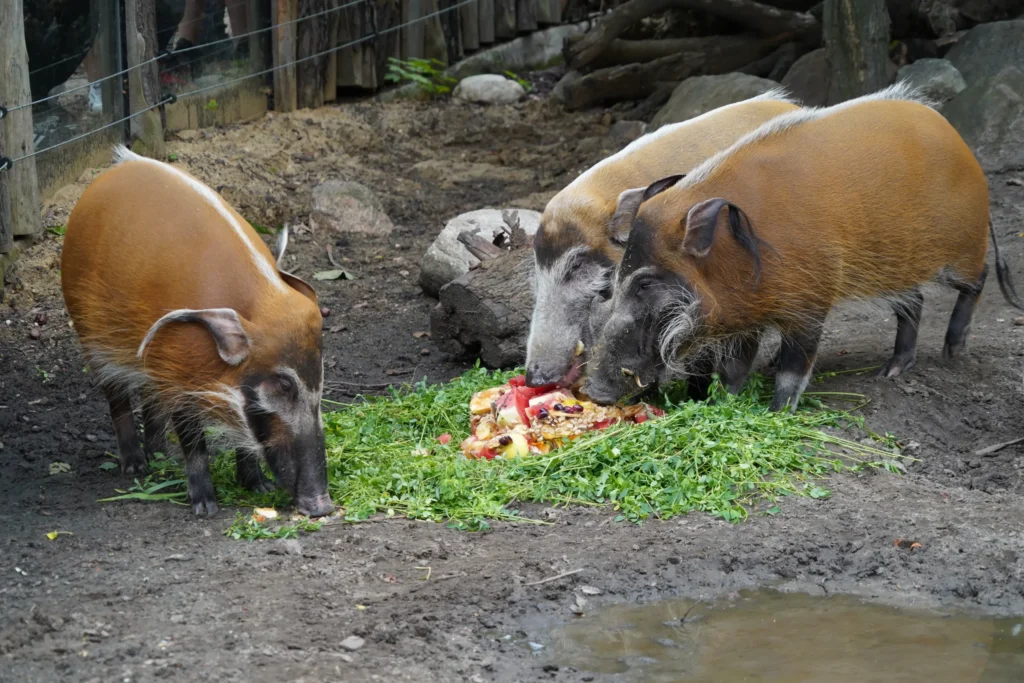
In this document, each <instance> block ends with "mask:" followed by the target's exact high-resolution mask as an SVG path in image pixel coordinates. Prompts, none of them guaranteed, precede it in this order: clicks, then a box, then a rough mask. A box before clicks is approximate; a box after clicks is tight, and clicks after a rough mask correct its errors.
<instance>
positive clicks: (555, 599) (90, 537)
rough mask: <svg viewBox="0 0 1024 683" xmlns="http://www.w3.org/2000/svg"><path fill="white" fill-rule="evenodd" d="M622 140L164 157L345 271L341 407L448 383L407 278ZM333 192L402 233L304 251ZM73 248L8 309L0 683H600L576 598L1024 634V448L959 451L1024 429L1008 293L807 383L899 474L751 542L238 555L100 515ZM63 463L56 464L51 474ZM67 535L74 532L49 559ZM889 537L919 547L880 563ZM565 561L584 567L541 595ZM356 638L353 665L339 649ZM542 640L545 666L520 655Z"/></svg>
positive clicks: (338, 358) (1019, 204) (153, 513)
mask: <svg viewBox="0 0 1024 683" xmlns="http://www.w3.org/2000/svg"><path fill="white" fill-rule="evenodd" d="M611 123H612V120H611V117H610V116H609V115H607V114H601V113H597V114H578V115H565V114H563V113H561V112H559V111H558V110H557V108H555V107H553V106H551V105H550V103H548V102H546V101H545V100H543V99H535V100H533V101H530V102H527V103H525V104H524V105H522V106H520V107H499V108H490V109H487V108H478V107H472V108H467V107H461V106H456V105H453V104H448V103H440V104H411V103H391V104H387V105H381V104H377V103H361V104H345V105H342V106H337V107H328V108H324V109H322V110H318V111H314V112H308V111H303V112H298V113H295V114H290V115H273V114H271V115H267V116H266V117H265V118H264V119H262V120H260V121H257V122H255V123H251V124H247V125H240V126H234V127H231V128H227V129H218V130H212V131H206V132H202V133H193V134H190V136H189V137H188V139H176V140H173V141H172V142H171V143H170V151H171V152H172V153H173V154H174V155H175V156H176V159H177V161H176V163H178V164H180V165H181V166H182V167H183V168H186V169H188V170H189V171H191V172H192V173H194V174H195V175H197V176H198V177H199V178H201V179H202V180H204V181H206V182H208V183H209V184H210V185H212V186H213V187H215V188H217V189H218V190H219V191H220V192H221V193H222V194H223V195H224V197H225V198H226V199H227V200H228V201H229V202H231V203H232V204H233V205H234V206H235V207H236V208H238V210H239V211H240V212H241V213H242V214H243V215H245V216H246V217H247V218H248V219H249V220H250V221H251V222H253V223H258V224H261V225H277V224H279V223H284V222H288V223H289V224H291V225H292V226H293V227H296V228H297V233H296V236H295V239H294V241H293V243H292V246H291V251H290V253H291V254H292V257H293V260H291V261H289V263H288V267H289V268H290V269H293V270H294V271H296V272H297V273H298V274H299V275H300V276H303V277H306V278H311V275H312V273H313V272H315V271H318V270H324V269H328V268H329V267H330V264H329V261H328V257H327V253H326V247H327V244H328V243H330V244H332V245H333V247H334V253H335V256H336V258H337V259H341V260H342V261H343V266H344V267H345V268H347V269H349V270H351V271H352V272H354V273H355V274H356V275H357V277H358V279H356V280H353V281H336V282H314V286H315V287H316V289H317V290H318V292H319V294H320V296H321V297H322V302H323V304H324V306H326V307H328V308H330V310H331V312H330V315H329V317H328V318H327V319H326V321H325V328H326V330H325V348H326V356H327V359H328V361H327V363H328V370H327V375H328V383H329V386H330V390H331V392H332V393H331V394H330V397H331V398H334V399H336V400H346V399H347V398H349V397H351V396H352V395H353V394H356V393H358V392H359V391H367V390H372V389H373V386H374V385H379V384H382V383H386V382H394V381H399V380H401V381H405V380H412V379H418V378H420V377H424V376H425V377H427V378H428V379H429V380H431V381H441V380H445V379H447V378H449V377H452V376H454V375H456V374H458V373H459V372H461V371H462V370H463V369H464V367H465V366H464V365H463V364H460V363H457V362H453V361H452V360H451V359H447V358H445V357H443V356H442V354H440V353H439V352H438V351H437V350H436V349H435V348H433V347H432V346H431V344H430V343H429V340H428V339H423V338H418V337H416V336H414V333H415V332H418V331H422V330H426V329H427V328H428V312H429V310H430V308H431V307H432V306H433V305H434V302H433V301H432V300H431V299H429V298H426V297H425V296H423V295H422V294H421V292H420V289H419V287H418V285H417V277H418V270H417V264H418V261H419V257H420V256H421V255H422V253H423V251H424V250H425V248H426V247H427V245H428V244H429V242H430V240H431V239H432V238H433V236H434V235H435V234H436V232H437V231H438V230H439V229H440V228H441V227H442V225H443V223H444V221H445V220H447V219H449V218H451V217H453V216H455V215H457V214H459V213H461V212H464V211H468V210H471V209H477V208H482V207H487V206H492V207H499V208H500V207H514V206H518V207H524V208H533V209H538V210H539V209H541V208H542V207H543V205H544V203H545V202H546V200H547V199H548V198H549V197H550V196H551V195H552V194H554V192H556V191H557V190H558V189H559V188H561V187H562V186H564V185H565V184H566V183H567V182H569V181H570V180H571V179H572V178H573V177H575V175H576V174H577V173H578V172H579V171H581V170H583V169H584V168H586V167H587V166H588V165H590V164H592V163H594V162H596V161H597V160H598V159H600V158H602V157H603V156H605V155H607V154H608V153H610V152H613V151H615V150H616V149H618V148H619V147H621V146H622V144H624V141H622V140H616V139H614V138H613V137H611V136H610V134H609V130H610V124H611ZM93 174H94V172H89V173H86V174H84V175H83V177H82V178H81V181H80V182H79V183H78V184H76V185H74V186H70V187H68V188H65V190H63V191H62V192H61V193H60V195H59V196H58V197H57V198H56V200H55V201H54V202H53V203H52V205H51V206H49V207H48V209H47V211H48V213H47V224H48V225H51V226H57V225H61V224H63V223H64V222H65V221H66V219H67V215H68V213H69V211H70V209H71V207H72V206H73V205H74V202H75V200H76V198H77V197H78V196H79V194H80V193H81V191H82V189H83V188H84V186H85V185H86V184H87V182H88V180H89V179H90V178H91V177H92V176H93ZM328 178H341V179H345V180H356V181H359V182H362V183H364V184H366V185H368V186H370V187H371V188H373V189H374V190H375V191H376V192H377V194H378V195H379V196H380V198H381V199H382V200H383V202H384V206H385V208H386V210H387V212H388V213H389V215H390V217H391V219H392V220H393V222H394V223H395V225H396V229H395V232H394V234H393V235H391V236H390V237H389V238H386V239H385V238H373V237H367V236H348V237H338V236H329V235H326V234H323V233H319V232H313V231H310V230H309V229H308V227H307V226H308V222H307V220H308V212H309V205H310V193H311V190H312V187H313V186H315V185H316V183H318V182H320V181H322V180H325V179H328ZM1008 180H1010V177H1009V176H1001V177H993V178H991V186H992V193H993V197H992V205H993V215H994V220H995V225H996V227H997V231H998V233H999V235H1000V239H1001V240H1002V244H1003V249H1004V253H1005V254H1006V255H1007V257H1008V259H1009V260H1010V262H1011V264H1012V268H1013V272H1014V274H1015V276H1016V278H1017V281H1018V282H1019V283H1022V285H1024V272H1022V266H1024V239H1021V237H1020V236H1019V235H1018V233H1019V232H1021V231H1022V230H1024V187H1021V186H1019V185H1011V184H1008V183H1007V181H1008ZM58 232H59V231H58ZM268 239H269V238H268ZM59 254H60V237H59V236H58V235H56V234H49V233H48V234H47V236H46V238H45V239H43V240H42V241H41V242H40V243H39V244H37V245H36V246H34V247H32V248H31V249H29V251H28V253H27V254H26V255H25V256H24V257H23V258H22V259H21V261H19V263H18V264H17V267H16V269H15V270H14V272H13V273H12V274H11V275H10V276H9V278H8V280H9V284H8V286H7V288H6V290H5V293H4V298H3V302H2V305H0V442H2V446H0V501H2V504H0V529H2V532H0V680H2V681H5V682H6V681H12V682H13V681H17V682H18V683H27V682H30V681H57V680H68V681H97V682H98V681H113V680H119V681H157V680H174V681H200V680H202V681H251V682H260V681H268V682H269V681H282V680H289V681H325V680H345V681H369V680H375V681H379V680H387V681H390V680H406V679H408V680H417V681H455V680H471V681H526V680H541V679H543V680H560V681H576V680H595V678H594V675H593V674H588V673H586V672H580V671H574V670H567V669H565V668H562V669H557V667H555V666H554V665H552V664H551V659H550V657H551V647H552V644H551V643H550V641H546V640H545V638H546V637H547V635H548V634H549V632H550V629H551V628H552V627H553V626H555V625H557V624H560V623H563V622H565V621H568V620H571V619H574V618H578V617H574V616H573V614H572V613H571V611H570V606H571V605H572V604H573V600H574V589H575V588H577V587H578V586H580V585H583V584H586V585H590V586H594V587H597V588H599V589H601V591H602V595H600V596H597V597H592V598H590V599H589V600H590V601H589V603H588V605H589V606H599V605H600V604H602V602H607V601H612V602H614V601H650V600H656V599H661V598H668V597H680V596H686V597H690V598H701V597H704V598H710V597H711V596H715V595H720V594H723V593H728V592H731V591H735V590H737V589H739V588H744V587H752V586H758V585H769V584H770V585H781V586H783V587H785V588H786V589H789V590H797V591H805V592H810V593H813V594H834V593H853V594H857V595H861V596H866V597H870V598H873V599H877V600H880V601H884V602H888V603H895V604H904V605H911V604H913V605H926V606H928V605H930V606H944V607H946V608H950V609H963V610H972V611H980V612H983V613H986V614H992V615H998V616H1014V615H1021V614H1024V505H1022V494H1024V446H1022V445H1015V446H1009V447H1007V448H1004V449H1002V450H999V451H998V452H995V453H992V454H991V455H988V456H978V455H973V454H972V452H973V451H974V450H976V449H978V448H980V447H983V446H987V445H990V444H994V443H997V442H1003V441H1007V440H1010V439H1013V438H1015V437H1018V436H1021V429H1022V426H1021V419H1020V416H1021V415H1022V414H1024V394H1022V386H1021V384H1022V383H1021V372H1022V369H1024V326H1021V325H1016V324H1015V320H1016V319H1017V317H1018V315H1019V314H1018V313H1015V312H1014V310H1013V309H1011V308H1010V307H1008V306H1007V305H1006V304H1005V302H1004V301H1003V300H1002V298H1001V297H1000V296H999V295H998V291H997V289H996V287H995V286H994V285H995V283H994V282H992V283H990V286H989V288H988V290H987V295H986V297H985V298H984V300H983V302H982V303H981V305H980V307H979V309H978V312H977V316H976V318H975V324H974V329H973V333H972V335H971V337H970V340H969V342H968V352H967V353H966V355H965V356H964V357H962V358H960V359H958V360H955V361H952V362H945V361H943V360H942V359H941V348H942V335H943V333H944V330H945V323H946V320H947V319H948V316H949V312H950V311H951V309H952V303H953V300H954V297H953V296H952V295H951V294H949V293H945V292H943V293H941V294H940V295H938V296H932V297H929V299H928V303H927V305H926V309H925V317H924V321H923V323H922V334H921V341H920V349H919V354H918V365H917V367H916V368H915V369H914V370H913V371H911V372H910V373H909V374H908V375H907V376H906V377H904V378H900V379H898V380H894V381H888V380H886V381H882V380H878V379H875V378H874V377H872V376H870V375H858V374H855V373H849V374H839V375H836V376H833V377H828V378H825V379H824V380H823V381H822V382H821V383H820V384H817V385H815V387H814V388H815V389H818V390H824V391H849V392H858V393H862V394H866V395H867V396H869V397H870V398H871V399H872V401H871V403H870V404H869V405H868V406H867V407H866V408H865V409H864V410H863V411H862V412H863V414H864V416H865V419H866V422H867V424H868V426H869V427H871V428H872V429H874V430H875V431H877V432H885V431H890V432H893V433H895V434H897V435H899V437H900V438H901V439H902V440H903V442H904V443H905V444H908V446H909V448H908V451H909V452H910V453H911V454H912V455H914V456H915V457H916V458H917V461H916V462H911V463H909V465H908V468H907V469H908V471H907V473H906V474H904V475H902V476H896V475H893V474H889V473H887V472H876V471H868V472H865V473H862V474H859V475H842V476H836V477H834V478H833V479H832V480H831V481H829V482H828V483H827V485H828V486H829V487H830V488H831V490H832V495H831V497H829V498H827V499H824V500H812V499H809V498H808V499H787V500H785V501H784V502H783V504H782V506H781V507H782V509H781V512H780V513H779V514H777V515H774V516H771V517H766V516H758V517H753V518H751V519H749V520H748V521H746V522H744V523H741V524H738V525H730V524H727V523H724V522H721V521H719V520H716V519H714V518H711V517H708V516H705V515H700V514H693V515H688V516H684V517H681V518H678V519H674V520H671V521H668V522H661V521H657V520H651V521H650V522H648V523H646V524H644V525H643V526H641V527H636V526H633V525H630V524H628V523H616V522H613V521H612V518H613V516H614V512H613V511H611V510H607V509H598V510H581V509H558V510H552V509H549V510H542V509H531V510H529V511H528V512H529V513H531V514H532V515H533V516H536V517H538V518H540V519H543V520H545V522H546V524H545V525H526V524H524V525H507V524H498V525H495V527H494V528H493V530H492V531H489V532H485V533H469V532H460V531H456V530H452V529H449V528H447V527H445V526H443V525H439V524H429V523H421V522H411V521H406V520H390V521H381V520H374V521H370V522H366V523H361V524H336V525H333V526H331V525H329V526H327V527H325V528H324V530H322V531H321V532H319V533H316V534H312V535H309V536H304V537H302V538H301V539H300V540H298V541H265V542H252V543H249V542H238V541H230V540H228V539H227V538H225V537H224V536H223V535H222V533H221V532H222V531H223V529H225V528H226V527H227V526H228V525H230V523H231V521H232V519H233V516H234V515H233V511H232V510H224V511H223V512H222V513H221V514H220V516H218V517H217V518H215V519H214V520H212V521H199V520H196V519H194V518H193V517H192V515H191V514H190V513H189V511H188V509H187V508H185V507H181V506H175V505H170V504H144V503H114V504H104V505H101V504H98V503H97V502H96V501H97V499H99V498H102V497H104V496H107V495H111V494H112V492H113V489H114V488H115V487H117V486H120V485H122V484H123V481H122V480H121V479H120V478H119V476H118V475H117V474H116V473H112V472H108V471H104V470H101V469H100V468H99V465H100V464H101V463H103V462H105V460H106V457H105V455H104V454H105V452H108V451H109V452H114V451H115V443H114V440H113V434H112V429H111V426H110V424H109V421H108V416H107V412H106V406H105V404H104V402H103V401H102V399H101V397H100V395H99V393H98V392H97V391H96V390H95V389H94V388H93V387H92V385H91V384H90V378H89V375H88V374H87V373H84V372H83V362H82V359H81V355H80V353H79V350H78V347H77V344H76V341H75V339H74V336H73V334H72V331H71V330H70V328H69V327H68V324H67V323H68V319H67V315H66V313H65V311H64V308H63V304H62V300H61V297H60V291H59V273H58V269H59ZM1021 322H1024V321H1021ZM33 330H36V332H33ZM894 332H895V322H894V319H893V317H892V315H891V314H889V313H887V312H886V311H878V310H871V311H864V310H858V309H850V310H844V311H841V312H838V313H836V314H835V315H833V316H832V318H831V320H830V323H829V331H828V336H827V339H826V342H825V345H824V349H823V352H822V355H821V357H820V363H819V370H821V371H823V372H829V371H832V372H836V371H848V370H853V369H857V368H863V367H865V366H877V365H879V364H880V363H882V362H883V361H884V360H885V358H886V357H887V354H888V353H889V351H890V349H891V347H892V342H893V338H894ZM35 334H38V337H39V338H38V339H36V338H34V337H33V335H35ZM55 461H62V462H67V463H69V464H70V465H71V472H70V473H67V474H57V475H52V476H51V475H50V474H49V466H50V464H51V463H53V462H55ZM53 530H61V531H69V532H72V533H73V535H62V536H60V537H59V538H58V539H57V540H55V541H51V540H48V539H47V536H46V534H47V532H50V531H53ZM897 538H905V539H910V540H914V541H918V542H920V543H921V544H922V546H923V547H922V548H921V549H915V550H913V551H912V552H911V551H908V550H904V549H901V548H898V547H895V546H894V545H893V541H894V540H895V539H897ZM424 567H429V568H430V570H429V572H430V578H429V580H423V579H424V577H425V576H426V575H427V570H426V569H424ZM571 570H582V571H580V572H578V573H575V574H572V575H571V576H568V577H566V578H561V579H557V580H554V581H548V582H545V583H541V584H538V585H529V584H531V583H532V582H537V581H539V580H541V579H545V578H548V577H552V576H556V575H559V574H561V573H563V572H567V571H571ZM350 636H357V637H358V638H361V639H362V643H363V644H362V646H361V647H358V648H356V649H349V648H348V647H346V646H345V645H343V641H345V639H347V638H349V637H350ZM529 641H534V642H538V643H541V644H545V643H547V644H548V647H546V648H544V649H543V650H541V651H540V652H539V653H535V652H533V650H531V648H530V647H529V646H528V642H529ZM348 644H349V645H351V644H353V641H349V643H348ZM596 680H601V678H600V677H597V678H596Z"/></svg>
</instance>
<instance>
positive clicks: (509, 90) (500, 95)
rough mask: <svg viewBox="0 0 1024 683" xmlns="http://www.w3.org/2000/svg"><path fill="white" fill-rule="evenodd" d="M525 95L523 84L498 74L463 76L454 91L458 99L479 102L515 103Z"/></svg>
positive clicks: (453, 94)
mask: <svg viewBox="0 0 1024 683" xmlns="http://www.w3.org/2000/svg"><path fill="white" fill-rule="evenodd" d="M525 95H526V89H525V88H523V86H521V85H519V84H518V83H516V82H515V81H513V80H512V79H510V78H505V77H504V76H499V75H497V74H481V75H479V76H470V77H468V78H463V79H462V80H461V81H459V84H458V85H457V86H455V90H454V91H453V92H452V97H454V98H455V99H457V100H461V101H463V102H476V103H478V104H515V103H516V102H518V101H519V100H521V99H522V98H523V97H524V96H525Z"/></svg>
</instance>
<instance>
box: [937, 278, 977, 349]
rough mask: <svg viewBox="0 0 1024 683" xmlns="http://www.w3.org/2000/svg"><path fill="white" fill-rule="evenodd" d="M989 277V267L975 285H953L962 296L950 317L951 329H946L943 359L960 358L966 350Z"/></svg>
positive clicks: (957, 283) (959, 283) (958, 283)
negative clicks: (982, 291)
mask: <svg viewBox="0 0 1024 683" xmlns="http://www.w3.org/2000/svg"><path fill="white" fill-rule="evenodd" d="M987 277H988V265H986V266H985V267H984V268H982V270H981V275H980V276H979V277H978V280H977V282H975V283H974V284H965V283H963V282H954V283H953V289H955V290H956V291H958V292H960V295H959V296H958V297H957V298H956V305H955V306H953V314H952V315H950V317H949V327H947V328H946V343H945V344H944V345H943V347H942V357H943V358H945V359H946V360H949V359H951V358H954V357H956V356H958V355H959V354H960V352H961V351H963V350H964V346H965V345H966V343H967V335H968V334H969V333H970V331H971V320H972V319H973V318H974V308H975V306H977V304H978V298H979V297H980V296H981V290H982V289H983V288H984V287H985V279H986V278H987Z"/></svg>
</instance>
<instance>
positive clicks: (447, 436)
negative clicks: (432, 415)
mask: <svg viewBox="0 0 1024 683" xmlns="http://www.w3.org/2000/svg"><path fill="white" fill-rule="evenodd" d="M451 440H452V435H451V434H442V435H441V436H439V437H437V442H438V443H439V444H441V445H442V446H447V445H448V442H449V441H451Z"/></svg>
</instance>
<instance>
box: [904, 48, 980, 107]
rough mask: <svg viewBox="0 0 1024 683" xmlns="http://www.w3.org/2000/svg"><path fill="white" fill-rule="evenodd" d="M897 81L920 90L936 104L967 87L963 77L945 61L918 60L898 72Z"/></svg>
mask: <svg viewBox="0 0 1024 683" xmlns="http://www.w3.org/2000/svg"><path fill="white" fill-rule="evenodd" d="M896 77H897V79H898V80H901V81H906V82H907V83H909V84H910V85H912V86H914V87H917V88H920V89H921V92H922V93H923V94H924V95H925V96H927V97H929V98H931V99H932V100H935V101H936V102H938V103H940V104H941V103H945V102H947V101H949V100H951V99H953V98H954V97H956V96H957V95H958V94H960V93H961V92H962V91H963V90H964V88H966V87H967V83H966V81H964V77H963V76H962V75H960V72H959V71H957V70H956V67H955V66H953V65H952V64H951V63H950V62H949V61H948V60H945V59H919V60H917V61H916V62H914V63H913V64H907V65H906V66H905V67H903V68H902V69H900V70H899V73H898V74H897V76H896Z"/></svg>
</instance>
